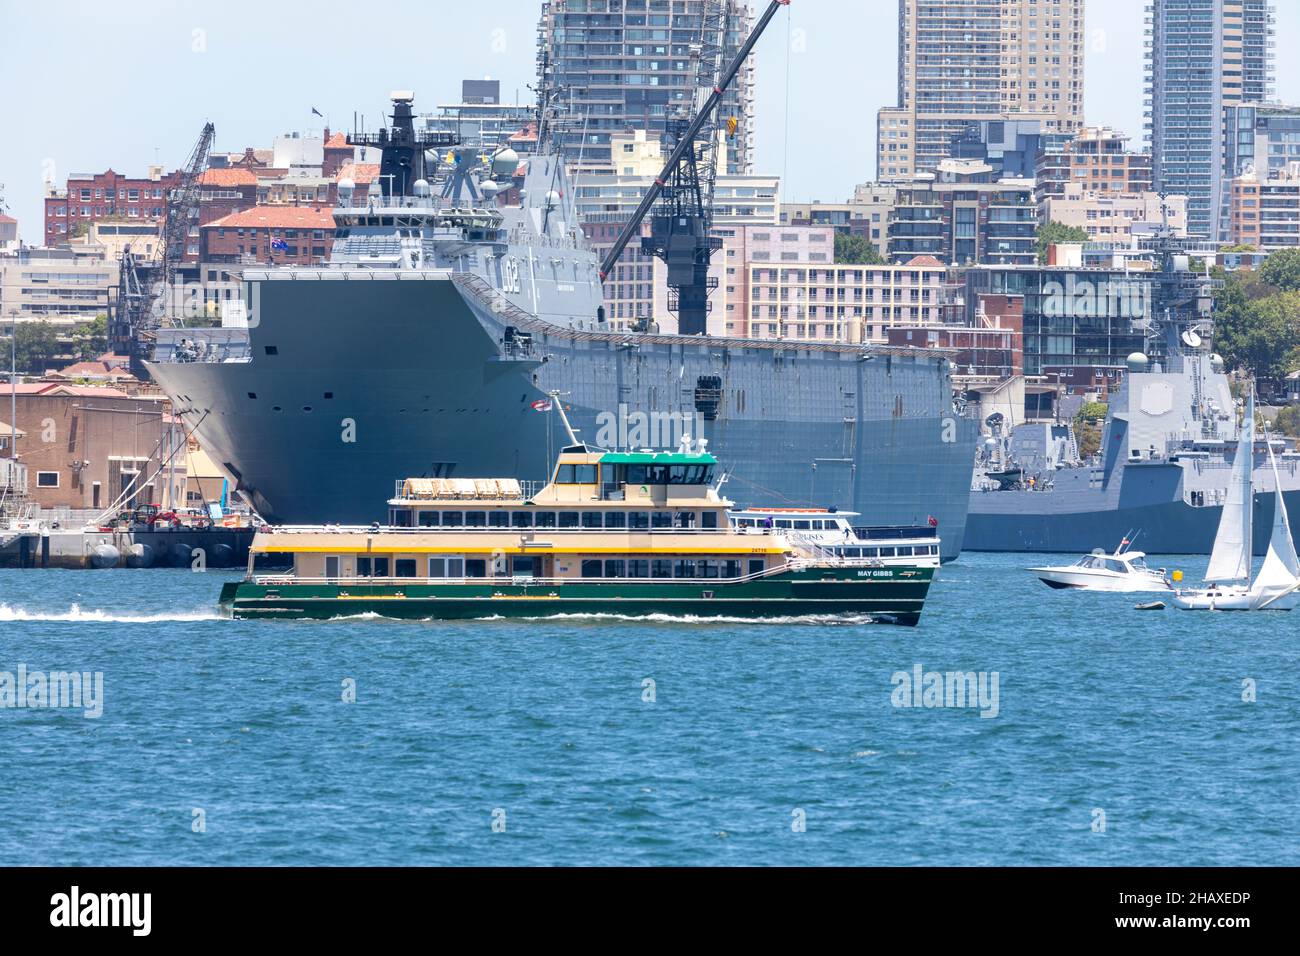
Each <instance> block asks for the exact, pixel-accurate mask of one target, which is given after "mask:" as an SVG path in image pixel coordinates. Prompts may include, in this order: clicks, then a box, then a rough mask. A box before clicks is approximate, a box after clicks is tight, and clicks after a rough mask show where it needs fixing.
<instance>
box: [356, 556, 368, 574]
mask: <svg viewBox="0 0 1300 956" xmlns="http://www.w3.org/2000/svg"><path fill="white" fill-rule="evenodd" d="M357 577H359V578H368V577H370V559H369V558H357Z"/></svg>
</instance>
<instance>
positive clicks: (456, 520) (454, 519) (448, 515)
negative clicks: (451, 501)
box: [442, 511, 465, 528]
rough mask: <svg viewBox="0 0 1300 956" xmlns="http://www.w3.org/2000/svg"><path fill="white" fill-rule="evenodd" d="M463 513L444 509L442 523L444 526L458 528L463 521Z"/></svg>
mask: <svg viewBox="0 0 1300 956" xmlns="http://www.w3.org/2000/svg"><path fill="white" fill-rule="evenodd" d="M464 517H465V516H464V515H463V514H462V513H461V512H459V511H444V512H443V513H442V524H443V527H445V528H458V527H460V526H461V524H463V523H464Z"/></svg>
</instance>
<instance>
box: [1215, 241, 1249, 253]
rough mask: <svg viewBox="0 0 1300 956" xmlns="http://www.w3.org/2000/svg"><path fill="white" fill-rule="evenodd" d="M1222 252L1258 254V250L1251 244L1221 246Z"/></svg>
mask: <svg viewBox="0 0 1300 956" xmlns="http://www.w3.org/2000/svg"><path fill="white" fill-rule="evenodd" d="M1219 251H1220V252H1257V251H1258V250H1257V249H1256V248H1255V247H1254V246H1252V245H1251V244H1250V243H1249V242H1243V243H1240V244H1238V245H1235V246H1219Z"/></svg>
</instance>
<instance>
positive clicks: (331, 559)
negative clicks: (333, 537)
mask: <svg viewBox="0 0 1300 956" xmlns="http://www.w3.org/2000/svg"><path fill="white" fill-rule="evenodd" d="M338 576H339V558H338V555H336V554H331V555H327V556H326V557H325V577H327V578H337V577H338Z"/></svg>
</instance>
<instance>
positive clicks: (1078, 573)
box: [1029, 538, 1172, 593]
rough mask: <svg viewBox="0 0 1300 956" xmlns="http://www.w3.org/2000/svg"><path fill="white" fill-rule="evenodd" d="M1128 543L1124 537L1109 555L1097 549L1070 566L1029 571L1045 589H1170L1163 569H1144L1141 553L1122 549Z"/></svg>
mask: <svg viewBox="0 0 1300 956" xmlns="http://www.w3.org/2000/svg"><path fill="white" fill-rule="evenodd" d="M1128 543H1129V541H1128V539H1127V538H1125V539H1124V540H1123V541H1121V542H1120V545H1119V547H1118V548H1116V549H1115V551H1114V553H1113V554H1107V553H1106V552H1105V551H1103V550H1101V549H1100V548H1098V549H1097V550H1096V551H1094V552H1092V554H1085V555H1084V556H1083V557H1081V558H1080V559H1079V560H1078V561H1076V562H1074V564H1065V565H1058V566H1056V567H1047V568H1030V569H1029V570H1030V571H1031V572H1032V573H1034V574H1036V575H1037V576H1038V580H1040V581H1042V582H1043V583H1044V584H1046V585H1047V586H1048V587H1049V588H1062V589H1063V588H1075V589H1078V590H1084V591H1118V592H1128V593H1133V592H1137V591H1169V590H1172V586H1171V585H1170V583H1169V580H1168V578H1166V577H1165V570H1164V568H1160V569H1155V568H1150V567H1147V562H1146V555H1145V554H1143V553H1142V552H1141V551H1126V550H1124V549H1125V548H1126V547H1127V546H1128Z"/></svg>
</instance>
